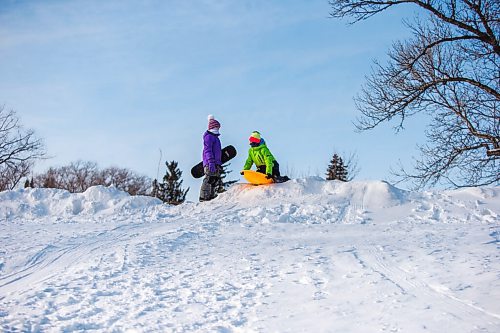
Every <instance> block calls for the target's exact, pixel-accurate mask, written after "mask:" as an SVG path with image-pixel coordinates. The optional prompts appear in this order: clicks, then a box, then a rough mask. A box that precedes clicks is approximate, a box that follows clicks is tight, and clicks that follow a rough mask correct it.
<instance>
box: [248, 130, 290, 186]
mask: <svg viewBox="0 0 500 333" xmlns="http://www.w3.org/2000/svg"><path fill="white" fill-rule="evenodd" d="M248 140H249V141H250V149H249V150H248V158H247V160H246V162H245V165H244V166H243V170H250V168H251V167H252V165H253V164H255V166H256V167H257V171H258V172H260V173H264V174H266V178H268V179H271V178H272V179H273V180H274V182H275V183H282V182H286V181H287V180H290V178H288V177H287V176H284V177H281V175H280V166H279V164H278V162H277V161H276V159H275V158H274V156H273V154H271V151H270V150H269V148H267V145H266V142H265V141H264V139H263V138H262V137H261V135H260V133H259V132H257V131H253V132H252V134H251V135H250V138H249V139H248ZM242 174H243V172H242Z"/></svg>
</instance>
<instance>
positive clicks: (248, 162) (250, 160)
mask: <svg viewBox="0 0 500 333" xmlns="http://www.w3.org/2000/svg"><path fill="white" fill-rule="evenodd" d="M252 165H253V160H252V156H250V153H248V158H247V160H246V162H245V165H244V166H243V170H250V168H251V167H252Z"/></svg>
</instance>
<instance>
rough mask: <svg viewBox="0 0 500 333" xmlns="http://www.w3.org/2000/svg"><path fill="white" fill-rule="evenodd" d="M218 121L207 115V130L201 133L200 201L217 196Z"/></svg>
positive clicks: (218, 169) (219, 170) (218, 159)
mask: <svg viewBox="0 0 500 333" xmlns="http://www.w3.org/2000/svg"><path fill="white" fill-rule="evenodd" d="M219 129H220V123H219V122H218V121H217V120H215V119H214V116H212V115H209V116H208V130H207V131H206V132H205V134H203V167H204V169H205V178H203V183H202V184H201V189H200V201H208V200H212V199H213V198H215V197H216V196H217V194H216V193H215V188H216V187H217V183H218V182H219V181H220V173H221V171H222V163H221V157H222V149H221V143H220V139H219V135H220V133H219Z"/></svg>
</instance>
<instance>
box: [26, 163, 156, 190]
mask: <svg viewBox="0 0 500 333" xmlns="http://www.w3.org/2000/svg"><path fill="white" fill-rule="evenodd" d="M150 184H151V179H149V178H148V177H146V176H142V175H139V174H136V173H134V172H132V171H130V170H127V169H124V168H117V167H110V168H106V169H103V170H100V169H99V168H98V166H97V163H95V162H85V161H76V162H72V163H71V164H70V165H67V166H62V167H59V168H49V169H48V170H47V171H46V172H45V173H43V174H40V175H37V176H36V177H35V179H34V185H35V186H37V187H45V188H59V189H64V190H67V191H70V192H72V193H77V192H84V191H85V190H87V189H88V188H89V187H91V186H96V185H103V186H115V187H116V188H118V189H119V190H122V191H125V192H128V193H129V194H130V195H149V193H150V188H151V186H150Z"/></svg>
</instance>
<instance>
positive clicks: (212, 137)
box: [203, 131, 222, 172]
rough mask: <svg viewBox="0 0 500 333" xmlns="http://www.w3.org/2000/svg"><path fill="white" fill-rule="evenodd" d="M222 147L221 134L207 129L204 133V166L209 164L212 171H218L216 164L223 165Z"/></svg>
mask: <svg viewBox="0 0 500 333" xmlns="http://www.w3.org/2000/svg"><path fill="white" fill-rule="evenodd" d="M221 156H222V149H221V144H220V140H219V134H213V133H210V132H209V131H206V132H205V134H203V166H207V165H208V168H209V170H210V172H215V171H216V167H215V166H216V165H222V162H221Z"/></svg>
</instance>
